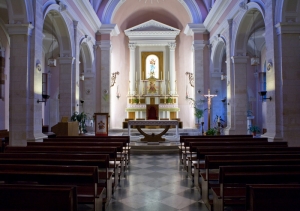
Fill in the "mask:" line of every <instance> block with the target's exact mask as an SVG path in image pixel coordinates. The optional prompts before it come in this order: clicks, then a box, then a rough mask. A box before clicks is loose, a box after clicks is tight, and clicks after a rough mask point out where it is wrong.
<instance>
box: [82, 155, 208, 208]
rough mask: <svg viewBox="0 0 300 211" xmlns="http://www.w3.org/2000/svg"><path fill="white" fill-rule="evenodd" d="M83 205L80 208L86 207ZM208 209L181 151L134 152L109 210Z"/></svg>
mask: <svg viewBox="0 0 300 211" xmlns="http://www.w3.org/2000/svg"><path fill="white" fill-rule="evenodd" d="M83 208H87V207H86V206H81V211H83V210H87V209H83ZM117 210H122V211H177V210H180V211H194V210H197V211H208V209H207V208H206V206H205V204H204V203H203V201H202V200H201V195H200V193H199V191H198V190H197V189H196V188H195V187H194V186H193V183H192V180H191V178H188V176H187V172H186V171H184V170H183V169H182V165H180V162H179V159H178V154H133V155H131V161H130V164H129V169H128V170H127V171H126V177H125V178H124V179H121V182H120V185H119V187H118V188H117V189H116V190H115V193H114V195H113V198H112V200H111V202H110V204H109V205H108V208H107V211H117Z"/></svg>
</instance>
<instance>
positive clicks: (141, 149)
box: [130, 143, 179, 154]
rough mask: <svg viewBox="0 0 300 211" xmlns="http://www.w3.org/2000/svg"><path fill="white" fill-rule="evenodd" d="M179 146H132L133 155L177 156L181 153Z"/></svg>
mask: <svg viewBox="0 0 300 211" xmlns="http://www.w3.org/2000/svg"><path fill="white" fill-rule="evenodd" d="M178 150H179V149H178V146H177V145H161V144H157V145H154V144H153V143H151V144H148V145H139V146H131V150H130V152H131V154H175V153H179V151H178Z"/></svg>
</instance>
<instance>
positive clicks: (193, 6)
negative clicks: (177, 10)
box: [179, 0, 203, 23]
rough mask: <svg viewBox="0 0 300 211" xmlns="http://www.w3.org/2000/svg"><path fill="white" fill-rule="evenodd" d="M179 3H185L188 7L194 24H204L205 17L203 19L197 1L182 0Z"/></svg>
mask: <svg viewBox="0 0 300 211" xmlns="http://www.w3.org/2000/svg"><path fill="white" fill-rule="evenodd" d="M179 2H180V3H181V4H183V2H184V3H185V4H186V5H187V7H188V9H189V11H190V13H191V15H192V17H193V23H203V17H202V14H201V11H200V9H199V6H198V4H197V3H196V1H195V0H181V1H179Z"/></svg>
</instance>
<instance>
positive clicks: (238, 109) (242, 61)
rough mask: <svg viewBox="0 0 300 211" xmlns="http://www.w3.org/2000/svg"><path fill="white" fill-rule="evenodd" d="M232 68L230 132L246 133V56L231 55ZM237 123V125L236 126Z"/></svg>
mask: <svg viewBox="0 0 300 211" xmlns="http://www.w3.org/2000/svg"><path fill="white" fill-rule="evenodd" d="M231 59H232V62H233V70H234V76H233V77H234V80H235V83H234V86H231V88H232V89H233V90H234V95H233V96H231V103H230V104H231V107H232V113H231V115H232V116H234V121H232V122H231V131H232V134H247V116H246V114H247V102H248V96H247V74H246V72H247V65H248V59H249V57H248V56H233V57H231ZM237 125H238V127H237Z"/></svg>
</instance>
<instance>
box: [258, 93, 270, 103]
mask: <svg viewBox="0 0 300 211" xmlns="http://www.w3.org/2000/svg"><path fill="white" fill-rule="evenodd" d="M258 94H260V96H261V100H262V101H263V100H267V99H268V100H270V101H271V100H272V97H264V96H266V94H267V91H260V92H258Z"/></svg>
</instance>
